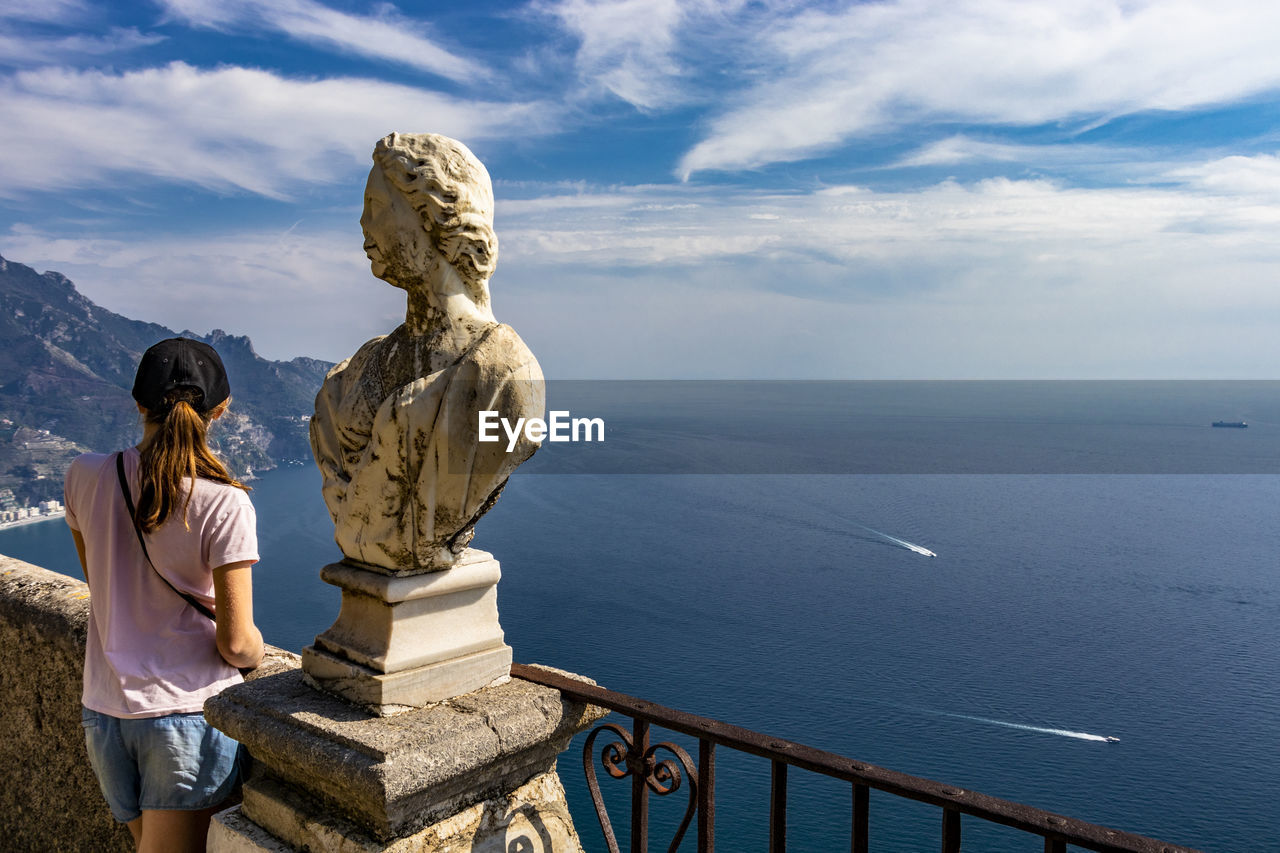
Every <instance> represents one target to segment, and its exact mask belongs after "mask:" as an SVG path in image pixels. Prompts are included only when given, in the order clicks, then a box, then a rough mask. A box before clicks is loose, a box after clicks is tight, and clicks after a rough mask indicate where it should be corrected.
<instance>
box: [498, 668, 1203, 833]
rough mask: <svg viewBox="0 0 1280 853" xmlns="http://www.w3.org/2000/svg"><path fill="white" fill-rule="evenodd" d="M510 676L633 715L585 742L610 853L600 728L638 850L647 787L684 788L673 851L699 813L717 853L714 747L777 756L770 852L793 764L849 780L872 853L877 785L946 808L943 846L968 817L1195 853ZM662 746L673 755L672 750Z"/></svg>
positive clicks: (638, 702)
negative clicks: (655, 731)
mask: <svg viewBox="0 0 1280 853" xmlns="http://www.w3.org/2000/svg"><path fill="white" fill-rule="evenodd" d="M511 674H512V675H513V676H515V677H517V678H522V679H525V680H526V681H532V682H535V683H537V684H541V685H544V686H546V687H552V688H555V689H556V690H559V691H560V692H561V693H563V694H565V695H566V696H568V697H570V698H571V699H575V700H577V701H580V702H588V703H590V704H592V705H599V706H601V707H604V708H608V709H609V710H611V711H616V712H618V713H620V714H623V715H625V716H627V717H630V718H631V719H632V721H633V724H632V728H631V731H630V732H628V731H626V730H625V729H624V728H622V727H621V726H618V725H615V724H613V723H605V724H603V725H600V726H598V727H596V728H595V729H594V730H592V732H591V733H590V734H589V735H588V736H587V739H586V743H585V745H584V746H583V755H582V764H583V771H584V772H585V774H586V777H587V786H588V788H589V789H590V792H591V799H592V801H593V803H594V804H595V809H596V814H597V816H598V817H599V819H600V828H601V829H602V830H603V832H604V837H605V841H606V843H607V844H608V846H609V850H610V853H620V851H619V847H618V841H617V838H616V836H615V834H614V831H613V825H612V823H611V822H610V820H609V815H608V812H607V811H606V809H605V806H604V801H603V799H602V797H601V793H600V786H599V784H598V781H597V776H596V769H595V748H596V741H597V740H598V738H599V737H600V735H602V734H608V735H611V736H612V738H613V739H612V740H609V742H608V743H607V744H605V745H604V746H603V747H602V748H601V750H600V762H601V764H602V765H603V767H604V769H605V771H606V772H607V773H608V774H609V775H610V776H611V777H613V778H615V779H623V778H625V777H627V776H630V777H631V848H630V849H631V853H647V851H648V841H649V839H648V835H649V807H648V797H649V793H650V792H653V793H655V794H657V795H660V796H666V795H668V794H673V793H675V792H676V791H678V790H680V789H681V788H682V787H683V788H686V789H687V792H688V794H687V795H688V805H687V806H686V808H685V811H684V815H683V818H682V819H681V822H680V824H679V826H678V827H677V829H676V832H675V835H674V837H673V839H672V841H671V844H670V846H669V847H668V850H669V851H675V850H676V848H678V847H679V846H680V842H681V841H682V840H683V839H684V836H685V834H686V832H687V831H688V829H689V828H690V826H691V825H692V823H693V818H694V816H695V815H696V816H697V839H698V851H699V853H713V851H714V850H715V834H716V833H715V784H716V748H717V747H726V748H728V749H733V750H738V751H741V752H745V753H749V754H751V755H757V756H760V757H761V758H766V759H768V760H769V761H770V762H771V765H772V780H771V788H770V797H769V847H768V849H769V851H770V853H782V851H785V850H786V845H787V771H788V770H789V769H790V768H792V767H796V768H799V769H801V770H808V771H810V772H813V773H818V774H821V775H823V776H828V777H831V778H834V779H840V780H842V781H845V782H848V783H850V785H851V790H850V809H851V830H850V840H849V849H850V850H851V851H852V853H866V851H867V850H868V849H869V848H868V846H867V844H868V838H867V836H868V828H869V825H870V824H869V811H870V792H871V790H872V789H875V790H877V791H884V792H886V793H889V794H893V795H895V796H898V797H903V798H905V799H908V800H915V801H917V802H921V803H928V804H930V805H933V806H937V807H939V808H941V809H942V821H941V828H940V832H941V849H942V853H959V851H960V839H961V816H962V815H968V816H970V817H974V818H978V819H980V820H984V821H989V822H991V823H996V824H1001V825H1003V826H1009V827H1013V828H1014V829H1017V830H1021V831H1022V832H1026V833H1030V834H1032V835H1036V836H1039V837H1041V838H1042V839H1044V850H1045V853H1066V850H1067V845H1068V844H1070V845H1073V846H1076V847H1081V848H1084V849H1086V850H1097V851H1103V853H1195V851H1193V850H1192V849H1191V848H1189V847H1180V846H1178V845H1176V844H1168V843H1165V842H1163V841H1156V840H1155V839H1151V838H1146V837H1143V836H1141V835H1133V834H1131V833H1127V832H1120V831H1118V830H1114V829H1108V828H1106V827H1104V826H1098V825H1097V824H1092V823H1086V822H1084V821H1081V820H1075V819H1073V818H1069V817H1063V816H1061V815H1056V814H1052V813H1050V812H1046V811H1042V810H1041V809H1036V808H1032V807H1031V806H1025V805H1022V804H1020V803H1014V802H1010V801H1008V800H1002V799H999V798H996V797H989V796H987V795H985V794H980V793H978V792H976V791H968V790H964V789H962V788H958V787H955V786H952V785H945V784H942V783H940V782H934V781H931V780H929V779H922V778H920V777H918V776H910V775H908V774H906V773H899V772H897V771H894V770H886V769H884V768H882V767H876V766H874V765H871V764H865V763H863V762H861V761H854V760H852V759H849V758H845V757H843V756H840V755H836V754H834V753H830V752H824V751H823V750H820V749H814V748H813V747H810V746H805V745H804V744H800V743H795V742H794V741H788V740H782V739H780V738H774V737H769V736H768V735H764V734H761V733H760V732H754V731H751V730H750V729H744V728H741V727H739V726H734V725H730V724H728V723H723V722H721V721H719V720H713V719H711V718H709V717H699V716H697V715H694V714H688V713H685V712H683V711H677V710H674V709H672V708H666V707H664V706H662V705H658V704H655V703H653V702H649V701H646V700H644V699H637V698H636V697H634V696H628V695H626V694H624V693H615V692H614V691H612V690H606V689H604V688H603V687H597V686H594V685H591V684H587V683H585V682H583V681H579V680H577V679H573V678H568V677H566V676H564V675H561V674H559V673H557V672H554V671H550V670H547V669H543V668H540V667H532V666H526V665H523V664H513V665H512V667H511ZM651 726H660V727H662V728H664V729H669V730H671V731H674V732H679V733H681V734H684V735H688V736H690V737H693V738H697V740H698V760H697V761H696V762H695V761H694V760H693V758H692V756H690V755H689V753H688V752H687V751H686V750H685V749H684V748H682V747H681V746H679V745H678V744H675V743H670V742H661V743H650V738H649V732H650V727H651ZM662 753H667V754H668V755H667V757H663V755H662ZM686 780H687V781H686ZM832 849H834V848H832Z"/></svg>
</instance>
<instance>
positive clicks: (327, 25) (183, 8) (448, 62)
mask: <svg viewBox="0 0 1280 853" xmlns="http://www.w3.org/2000/svg"><path fill="white" fill-rule="evenodd" d="M159 2H160V3H161V5H162V6H164V8H165V9H166V11H167V12H168V13H169V16H170V17H172V18H174V19H177V20H181V21H184V22H186V23H187V24H189V25H191V26H197V27H209V28H213V29H219V30H224V29H243V28H253V27H256V28H262V29H267V30H273V31H275V32H280V33H284V34H285V35H287V36H289V37H290V38H293V39H296V40H298V41H301V42H306V43H309V44H316V45H321V46H324V47H329V48H336V49H338V50H340V51H343V52H347V53H353V54H356V55H359V56H365V57H370V58H373V59H379V60H385V61H388V62H396V63H400V64H402V65H407V66H410V67H412V68H417V69H420V70H423V71H429V72H431V73H432V74H438V75H440V76H442V77H447V78H449V79H451V80H458V81H461V82H464V83H465V82H474V81H475V80H477V79H485V78H488V77H489V76H490V75H489V72H488V70H487V69H486V68H485V67H484V66H483V65H482V64H481V63H479V62H476V61H474V60H472V59H468V58H466V57H463V56H460V55H458V54H456V53H452V52H450V51H449V50H446V49H445V48H443V47H441V46H440V45H439V44H437V43H436V41H435V40H434V39H432V38H431V37H430V35H429V33H428V32H427V30H426V28H425V27H424V26H423V25H422V23H421V22H419V21H415V20H413V19H410V18H407V17H405V16H403V15H401V14H399V13H398V12H397V11H396V10H395V7H393V6H391V5H389V4H388V5H383V6H381V7H379V11H378V12H377V13H376V14H374V15H372V16H369V15H351V14H347V13H345V12H339V11H337V10H336V9H332V8H330V7H328V6H325V5H323V4H321V3H316V2H314V0H159Z"/></svg>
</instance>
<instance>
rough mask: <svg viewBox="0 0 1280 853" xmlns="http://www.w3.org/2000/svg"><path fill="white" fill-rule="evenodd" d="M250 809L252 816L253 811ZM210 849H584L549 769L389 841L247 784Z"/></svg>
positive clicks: (277, 788)
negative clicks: (518, 784)
mask: <svg viewBox="0 0 1280 853" xmlns="http://www.w3.org/2000/svg"><path fill="white" fill-rule="evenodd" d="M251 816H252V817H251ZM208 849H209V851H210V853H293V851H298V850H334V851H343V853H510V851H513V850H518V851H523V852H524V853H582V844H581V842H580V841H579V840H578V833H577V831H576V830H575V829H574V826H573V819H572V818H571V817H570V816H569V806H568V803H566V802H565V797H564V787H563V786H562V785H561V784H560V777H559V776H558V775H557V774H556V773H555V771H552V772H550V773H543V774H542V775H540V776H536V777H534V778H533V779H531V780H529V781H528V782H526V783H525V784H524V785H521V786H520V787H519V788H517V789H516V790H514V791H512V792H511V793H510V794H507V795H504V796H497V797H491V798H490V799H487V800H485V801H483V802H480V803H476V804H474V805H472V806H468V807H467V808H465V809H463V810H461V811H459V812H458V813H457V814H454V815H451V816H449V817H447V818H444V819H443V820H440V821H437V822H436V823H433V824H431V825H430V826H427V827H425V828H423V829H420V830H418V831H417V832H415V833H413V834H412V835H409V836H406V837H404V838H398V839H396V840H395V841H393V842H390V843H386V842H382V841H378V840H377V839H374V838H372V837H370V836H368V835H366V834H365V833H363V832H362V831H360V829H359V828H357V827H356V826H354V825H353V824H351V823H349V822H348V821H345V820H343V819H342V818H338V817H334V815H333V814H332V813H330V812H328V811H327V810H325V809H323V808H321V807H317V804H316V803H314V802H309V801H307V800H305V799H300V798H299V797H297V796H296V795H295V794H294V793H293V792H292V791H290V790H289V789H288V788H286V787H285V786H282V785H279V784H278V783H272V784H259V785H257V786H249V787H246V788H245V795H244V804H243V805H242V806H237V807H236V808H234V809H230V810H228V811H225V812H222V813H221V814H218V815H216V816H215V817H214V819H213V822H212V823H211V824H210V826H209V845H208Z"/></svg>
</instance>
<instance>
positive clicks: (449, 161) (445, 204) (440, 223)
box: [360, 133, 498, 307]
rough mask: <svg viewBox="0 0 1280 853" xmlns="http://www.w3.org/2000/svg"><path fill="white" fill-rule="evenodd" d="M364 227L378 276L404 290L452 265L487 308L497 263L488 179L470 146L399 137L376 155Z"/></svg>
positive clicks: (431, 137)
mask: <svg viewBox="0 0 1280 853" xmlns="http://www.w3.org/2000/svg"><path fill="white" fill-rule="evenodd" d="M373 163H374V165H373V169H372V170H371V171H370V172H369V183H368V185H367V187H366V188H365V202H364V214H363V215H362V216H361V217H360V226H361V228H362V229H363V230H364V235H365V252H366V254H368V256H369V259H370V261H371V262H372V269H373V274H374V275H376V276H378V277H379V278H381V279H384V280H386V281H388V282H390V283H391V284H394V285H396V286H397V287H404V288H408V287H409V286H410V284H411V283H412V282H413V281H415V280H424V279H425V280H429V279H430V275H431V272H432V269H433V266H434V265H435V264H438V263H439V262H441V261H443V262H444V263H447V264H448V265H449V266H450V267H451V268H452V269H453V271H454V272H455V273H457V275H458V278H459V279H461V281H462V283H463V285H464V286H465V287H466V290H467V293H468V295H469V296H470V297H471V300H472V301H473V302H475V303H476V304H477V305H479V306H482V307H487V306H488V303H489V286H488V282H489V277H490V276H491V275H493V270H494V268H495V267H496V266H497V263H498V237H497V235H496V234H495V233H494V231H493V186H492V184H491V183H490V181H489V172H488V171H487V170H486V169H485V167H484V164H483V163H481V162H480V161H479V160H478V159H476V156H475V155H474V154H472V153H471V152H470V151H469V150H468V149H467V147H466V146H465V145H463V144H462V143H461V142H458V141H457V140H454V139H450V138H449V137H447V136H440V135H439V134H435V133H393V134H390V135H389V136H386V137H384V138H383V139H381V140H379V142H378V144H377V145H376V146H375V147H374V150H373Z"/></svg>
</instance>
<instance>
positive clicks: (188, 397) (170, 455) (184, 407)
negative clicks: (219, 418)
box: [138, 386, 249, 533]
mask: <svg viewBox="0 0 1280 853" xmlns="http://www.w3.org/2000/svg"><path fill="white" fill-rule="evenodd" d="M201 396H202V395H201V393H200V392H199V391H198V390H196V389H194V388H190V387H185V386H184V387H178V388H175V389H173V390H172V391H170V392H169V393H168V394H166V395H165V397H164V403H163V404H162V405H161V406H160V407H159V408H157V409H155V410H147V412H146V419H147V423H149V424H155V425H157V426H158V427H159V429H158V430H157V431H156V433H155V435H154V436H152V438H151V441H149V442H147V444H146V445H145V446H144V447H143V448H142V462H141V467H140V470H139V479H140V480H141V494H140V495H139V497H138V524H139V525H140V526H141V527H142V529H143V530H144V531H145V532H147V533H151V532H154V531H155V530H156V529H157V528H158V527H160V525H162V524H164V523H165V522H166V521H168V520H169V518H170V516H172V515H173V513H174V510H176V509H177V508H178V503H179V501H181V502H182V524H183V526H184V527H187V528H188V529H190V527H189V526H188V525H187V506H188V505H189V504H190V503H191V490H190V489H189V488H186V487H185V486H184V483H183V481H184V480H185V479H186V478H190V479H191V480H193V481H194V480H196V479H205V480H213V481H214V482H215V483H225V484H227V485H229V486H236V487H237V488H241V489H244V490H245V491H248V489H249V487H248V486H246V485H244V484H243V483H240V482H239V481H237V480H236V479H235V478H234V477H232V476H231V474H230V473H229V472H228V471H227V469H226V467H224V466H223V464H222V463H221V462H219V461H218V459H217V457H215V456H214V455H213V454H212V453H211V452H210V451H209V447H208V446H207V445H206V444H205V435H206V433H207V432H208V429H209V421H210V420H212V418H211V415H212V412H211V411H210V412H204V413H201V412H197V411H196V408H195V403H196V401H197V400H198V399H200V397H201Z"/></svg>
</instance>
